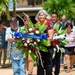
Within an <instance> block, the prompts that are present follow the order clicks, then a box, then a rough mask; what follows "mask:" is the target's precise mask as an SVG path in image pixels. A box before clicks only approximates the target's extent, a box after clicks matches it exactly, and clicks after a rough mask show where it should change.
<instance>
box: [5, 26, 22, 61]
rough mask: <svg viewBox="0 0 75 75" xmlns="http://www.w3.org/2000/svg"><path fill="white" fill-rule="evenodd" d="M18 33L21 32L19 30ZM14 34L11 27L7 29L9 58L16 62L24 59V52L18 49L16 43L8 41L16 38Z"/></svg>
mask: <svg viewBox="0 0 75 75" xmlns="http://www.w3.org/2000/svg"><path fill="white" fill-rule="evenodd" d="M17 31H19V28H18V30H17ZM14 33H15V31H14V30H13V29H12V28H11V27H9V28H7V29H6V41H7V42H8V45H7V56H8V57H10V58H12V59H14V60H19V59H21V58H23V51H22V50H18V49H17V48H16V46H17V44H16V43H15V42H13V43H10V42H9V41H8V39H9V38H14Z"/></svg>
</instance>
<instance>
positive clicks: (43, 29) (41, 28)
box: [39, 25, 47, 33]
mask: <svg viewBox="0 0 75 75" xmlns="http://www.w3.org/2000/svg"><path fill="white" fill-rule="evenodd" d="M46 28H47V25H41V26H40V28H39V32H40V33H44V31H45V30H46Z"/></svg>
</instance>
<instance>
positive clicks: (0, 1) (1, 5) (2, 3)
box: [0, 0, 10, 21]
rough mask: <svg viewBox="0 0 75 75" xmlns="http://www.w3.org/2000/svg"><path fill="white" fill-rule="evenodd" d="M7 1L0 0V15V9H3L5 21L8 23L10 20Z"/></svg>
mask: <svg viewBox="0 0 75 75" xmlns="http://www.w3.org/2000/svg"><path fill="white" fill-rule="evenodd" d="M9 1H10V0H0V8H1V9H0V10H1V11H0V13H2V9H3V8H5V13H6V16H7V20H8V21H9V20H10V12H9V7H8V5H9Z"/></svg>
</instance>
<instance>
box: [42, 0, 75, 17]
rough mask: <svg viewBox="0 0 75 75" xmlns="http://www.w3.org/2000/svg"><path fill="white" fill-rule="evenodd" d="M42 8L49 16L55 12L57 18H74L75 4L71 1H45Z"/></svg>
mask: <svg viewBox="0 0 75 75" xmlns="http://www.w3.org/2000/svg"><path fill="white" fill-rule="evenodd" d="M43 8H44V9H45V10H46V11H47V12H48V13H49V14H51V13H52V12H57V13H58V14H59V17H61V16H62V15H66V16H67V17H68V18H74V15H75V4H74V3H73V0H47V1H46V2H44V4H43Z"/></svg>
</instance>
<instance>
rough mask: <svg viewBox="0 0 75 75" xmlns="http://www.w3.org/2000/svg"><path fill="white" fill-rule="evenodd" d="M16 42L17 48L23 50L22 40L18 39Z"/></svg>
mask: <svg viewBox="0 0 75 75" xmlns="http://www.w3.org/2000/svg"><path fill="white" fill-rule="evenodd" d="M16 44H17V46H16V48H17V49H19V50H22V46H21V44H22V40H19V41H17V42H16Z"/></svg>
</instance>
